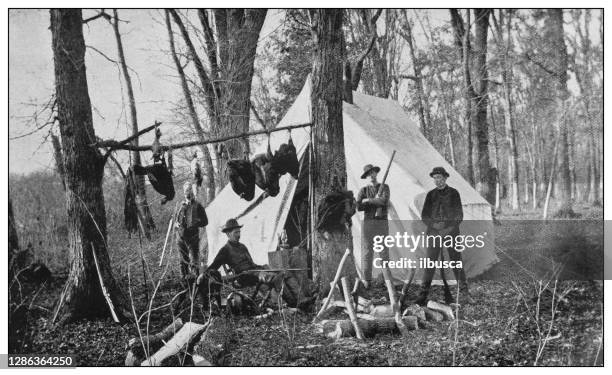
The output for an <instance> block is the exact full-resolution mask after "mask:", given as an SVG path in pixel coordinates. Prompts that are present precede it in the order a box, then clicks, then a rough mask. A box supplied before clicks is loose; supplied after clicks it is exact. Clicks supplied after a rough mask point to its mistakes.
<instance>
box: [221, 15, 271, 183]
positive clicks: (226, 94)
mask: <svg viewBox="0 0 612 375" xmlns="http://www.w3.org/2000/svg"><path fill="white" fill-rule="evenodd" d="M222 13H223V14H225V20H219V19H218V18H217V14H219V17H221V14H222ZM266 13H267V10H266V9H246V10H245V9H227V10H225V11H224V12H219V13H217V12H216V13H215V22H216V27H217V35H224V37H223V39H225V38H227V45H226V46H223V48H222V50H223V54H222V55H223V56H222V60H221V61H220V64H219V65H220V67H221V75H222V78H221V79H222V82H221V84H220V85H219V86H220V93H221V96H220V98H219V100H220V121H219V122H220V129H219V130H220V132H221V133H219V135H221V134H239V133H242V132H246V131H248V130H249V115H250V111H251V83H252V81H253V73H254V63H255V54H256V51H257V41H258V39H259V32H260V31H261V28H262V26H263V23H264V20H265V18H266ZM223 57H224V59H223ZM224 145H225V150H226V152H227V156H228V157H229V158H230V159H233V158H242V157H244V155H245V154H248V153H249V142H248V139H241V140H232V141H228V142H225V143H224ZM225 164H226V163H223V165H221V166H220V171H219V172H220V174H221V182H220V183H221V186H225V184H226V183H227V176H226V173H225V170H226V166H225Z"/></svg>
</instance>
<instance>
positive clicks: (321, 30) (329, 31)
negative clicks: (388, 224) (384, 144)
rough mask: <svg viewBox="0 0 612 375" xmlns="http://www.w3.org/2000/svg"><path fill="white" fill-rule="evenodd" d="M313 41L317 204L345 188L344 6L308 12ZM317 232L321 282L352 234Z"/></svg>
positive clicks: (330, 273)
mask: <svg viewBox="0 0 612 375" xmlns="http://www.w3.org/2000/svg"><path fill="white" fill-rule="evenodd" d="M309 14H310V18H311V25H312V38H313V42H314V52H313V62H312V93H311V103H312V119H313V128H312V129H313V138H312V139H313V145H312V147H313V149H312V153H313V157H314V163H313V165H312V167H311V173H312V179H313V189H314V202H320V201H321V200H322V199H323V198H324V197H325V196H326V195H327V194H329V193H331V192H333V191H334V190H336V189H345V188H346V180H347V176H346V159H345V158H346V156H345V154H344V129H343V123H342V92H343V90H342V65H343V61H344V51H343V50H342V47H343V42H342V38H343V35H342V20H343V11H342V10H341V9H318V10H310V11H309ZM326 233H327V235H325V234H323V233H320V232H319V231H314V233H313V236H314V238H313V249H312V251H313V254H312V259H313V277H314V278H315V279H317V280H318V281H319V285H320V286H325V285H328V284H329V283H330V282H331V281H332V280H333V278H334V274H335V271H336V267H338V264H339V263H340V259H341V258H342V255H343V254H344V252H345V250H346V249H347V248H350V247H351V243H352V237H351V232H350V230H349V229H348V228H344V230H338V231H332V232H326Z"/></svg>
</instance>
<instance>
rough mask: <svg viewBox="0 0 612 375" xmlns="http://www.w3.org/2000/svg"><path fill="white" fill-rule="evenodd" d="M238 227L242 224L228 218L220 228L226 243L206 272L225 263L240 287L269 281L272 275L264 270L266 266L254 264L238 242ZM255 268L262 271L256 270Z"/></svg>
mask: <svg viewBox="0 0 612 375" xmlns="http://www.w3.org/2000/svg"><path fill="white" fill-rule="evenodd" d="M240 228H242V225H239V224H238V221H236V219H229V220H228V221H227V222H226V223H225V226H224V227H223V228H221V231H222V232H223V233H225V234H226V235H227V243H226V244H225V245H224V246H223V247H222V248H221V250H219V253H217V256H216V257H215V259H214V260H213V262H212V263H211V264H210V266H209V267H208V268H207V269H206V272H208V273H212V272H213V271H217V270H218V269H219V267H221V266H223V265H227V266H228V267H229V269H230V270H231V271H232V272H233V273H234V275H235V276H236V280H235V281H236V282H237V283H238V284H239V286H240V287H247V286H257V285H258V284H261V283H263V284H268V283H271V282H272V281H273V279H274V275H273V274H270V273H266V272H265V270H266V266H260V265H257V264H255V263H254V262H253V258H251V254H249V250H248V249H247V247H246V246H245V245H244V244H242V243H240ZM256 270H261V271H262V272H256ZM249 271H255V272H249Z"/></svg>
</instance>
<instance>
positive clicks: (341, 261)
mask: <svg viewBox="0 0 612 375" xmlns="http://www.w3.org/2000/svg"><path fill="white" fill-rule="evenodd" d="M350 254H351V250H350V249H346V251H345V252H344V255H343V256H342V259H340V263H339V264H338V269H337V270H336V276H334V281H332V282H331V284H330V285H331V288H330V289H329V294H328V295H327V298H326V299H325V300H324V302H323V306H322V307H321V310H319V313H318V314H317V316H315V317H314V319H313V320H312V322H313V323H316V322H317V320H319V319H320V318H321V315H322V314H323V313H324V312H325V310H326V309H327V305H328V304H329V303H330V302H331V298H332V296H333V295H334V288H335V286H336V284H338V280H340V274H342V268H343V267H344V263H345V262H346V258H348V256H349V255H350Z"/></svg>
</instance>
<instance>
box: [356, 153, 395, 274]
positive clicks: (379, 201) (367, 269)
mask: <svg viewBox="0 0 612 375" xmlns="http://www.w3.org/2000/svg"><path fill="white" fill-rule="evenodd" d="M378 172H380V168H379V167H377V166H374V165H372V164H367V165H366V166H364V167H363V174H362V175H361V179H366V178H368V179H369V183H368V184H367V185H366V186H364V187H362V188H361V190H359V194H358V195H357V210H358V211H363V237H362V251H361V254H362V257H361V264H362V267H363V273H364V276H363V277H364V278H365V280H366V282H367V284H368V285H367V286H370V285H371V284H372V261H373V258H374V251H373V246H374V236H377V235H383V236H386V235H388V234H389V222H388V221H387V208H388V206H389V197H390V191H389V186H388V185H387V184H384V185H383V187H382V189H381V188H380V186H381V184H380V183H379V182H378V181H377V179H376V178H377V177H378ZM379 190H381V193H380V195H379V194H378V191H379ZM380 257H381V258H382V260H389V249H386V248H385V249H384V250H383V251H381V252H380Z"/></svg>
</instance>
